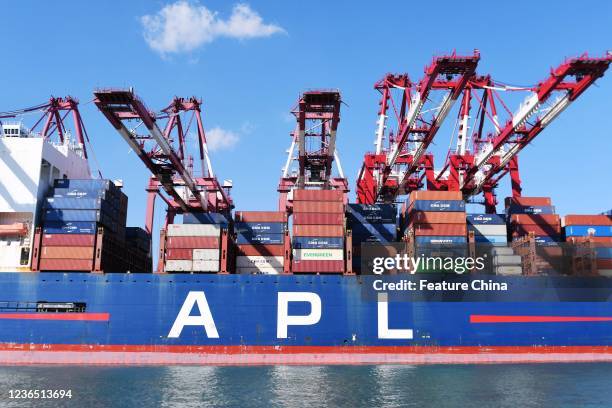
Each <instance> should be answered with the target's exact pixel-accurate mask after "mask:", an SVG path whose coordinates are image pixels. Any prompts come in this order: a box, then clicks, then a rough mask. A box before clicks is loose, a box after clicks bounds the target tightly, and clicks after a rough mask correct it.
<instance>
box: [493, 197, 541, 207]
mask: <svg viewBox="0 0 612 408" xmlns="http://www.w3.org/2000/svg"><path fill="white" fill-rule="evenodd" d="M505 204H506V207H510V205H511V204H516V205H524V206H537V207H540V206H543V207H545V206H551V205H552V201H551V200H550V197H506V200H505Z"/></svg>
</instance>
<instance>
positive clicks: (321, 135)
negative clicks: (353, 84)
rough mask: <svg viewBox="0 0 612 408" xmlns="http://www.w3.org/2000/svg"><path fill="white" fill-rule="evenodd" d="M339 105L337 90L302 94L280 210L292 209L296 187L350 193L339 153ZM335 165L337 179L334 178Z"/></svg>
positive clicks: (285, 168)
mask: <svg viewBox="0 0 612 408" xmlns="http://www.w3.org/2000/svg"><path fill="white" fill-rule="evenodd" d="M340 104H341V98H340V92H339V91H337V90H316V91H307V92H304V93H303V94H302V95H300V99H299V101H298V103H297V105H296V107H295V108H294V109H293V110H292V112H291V113H292V114H293V115H294V116H295V118H296V122H297V123H296V127H295V130H294V131H293V132H292V133H291V146H290V147H289V150H288V156H287V162H286V163H285V166H284V167H283V173H282V176H281V180H280V183H279V186H278V191H279V193H280V199H279V210H280V211H286V210H289V211H290V210H291V200H290V196H289V194H290V192H291V191H292V190H293V189H296V188H298V189H323V190H329V189H340V190H342V191H343V192H344V193H345V194H346V193H347V192H348V191H349V189H348V181H347V179H346V178H345V177H344V173H343V171H342V165H341V164H340V158H339V156H338V152H337V150H336V132H337V130H338V123H339V122H340ZM296 146H297V152H296ZM295 163H297V166H295ZM334 163H335V165H336V168H337V171H338V176H337V177H334V176H333V175H332V170H333V164H334Z"/></svg>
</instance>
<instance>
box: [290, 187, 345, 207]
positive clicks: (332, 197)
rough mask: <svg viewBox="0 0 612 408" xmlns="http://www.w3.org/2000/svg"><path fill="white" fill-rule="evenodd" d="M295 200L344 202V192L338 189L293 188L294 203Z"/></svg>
mask: <svg viewBox="0 0 612 408" xmlns="http://www.w3.org/2000/svg"><path fill="white" fill-rule="evenodd" d="M296 201H340V202H344V193H343V192H342V191H340V190H293V202H294V204H295V202H296Z"/></svg>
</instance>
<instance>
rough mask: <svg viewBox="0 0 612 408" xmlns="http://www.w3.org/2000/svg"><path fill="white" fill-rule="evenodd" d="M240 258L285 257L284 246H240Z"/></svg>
mask: <svg viewBox="0 0 612 408" xmlns="http://www.w3.org/2000/svg"><path fill="white" fill-rule="evenodd" d="M238 255H240V256H284V255H285V246H284V245H282V244H281V245H271V244H268V245H238Z"/></svg>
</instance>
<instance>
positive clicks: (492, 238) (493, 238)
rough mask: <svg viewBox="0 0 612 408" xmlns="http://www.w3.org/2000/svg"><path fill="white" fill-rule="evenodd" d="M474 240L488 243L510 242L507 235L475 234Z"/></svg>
mask: <svg viewBox="0 0 612 408" xmlns="http://www.w3.org/2000/svg"><path fill="white" fill-rule="evenodd" d="M474 241H476V242H478V243H488V244H505V243H507V242H508V237H507V236H506V235H480V234H474Z"/></svg>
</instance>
